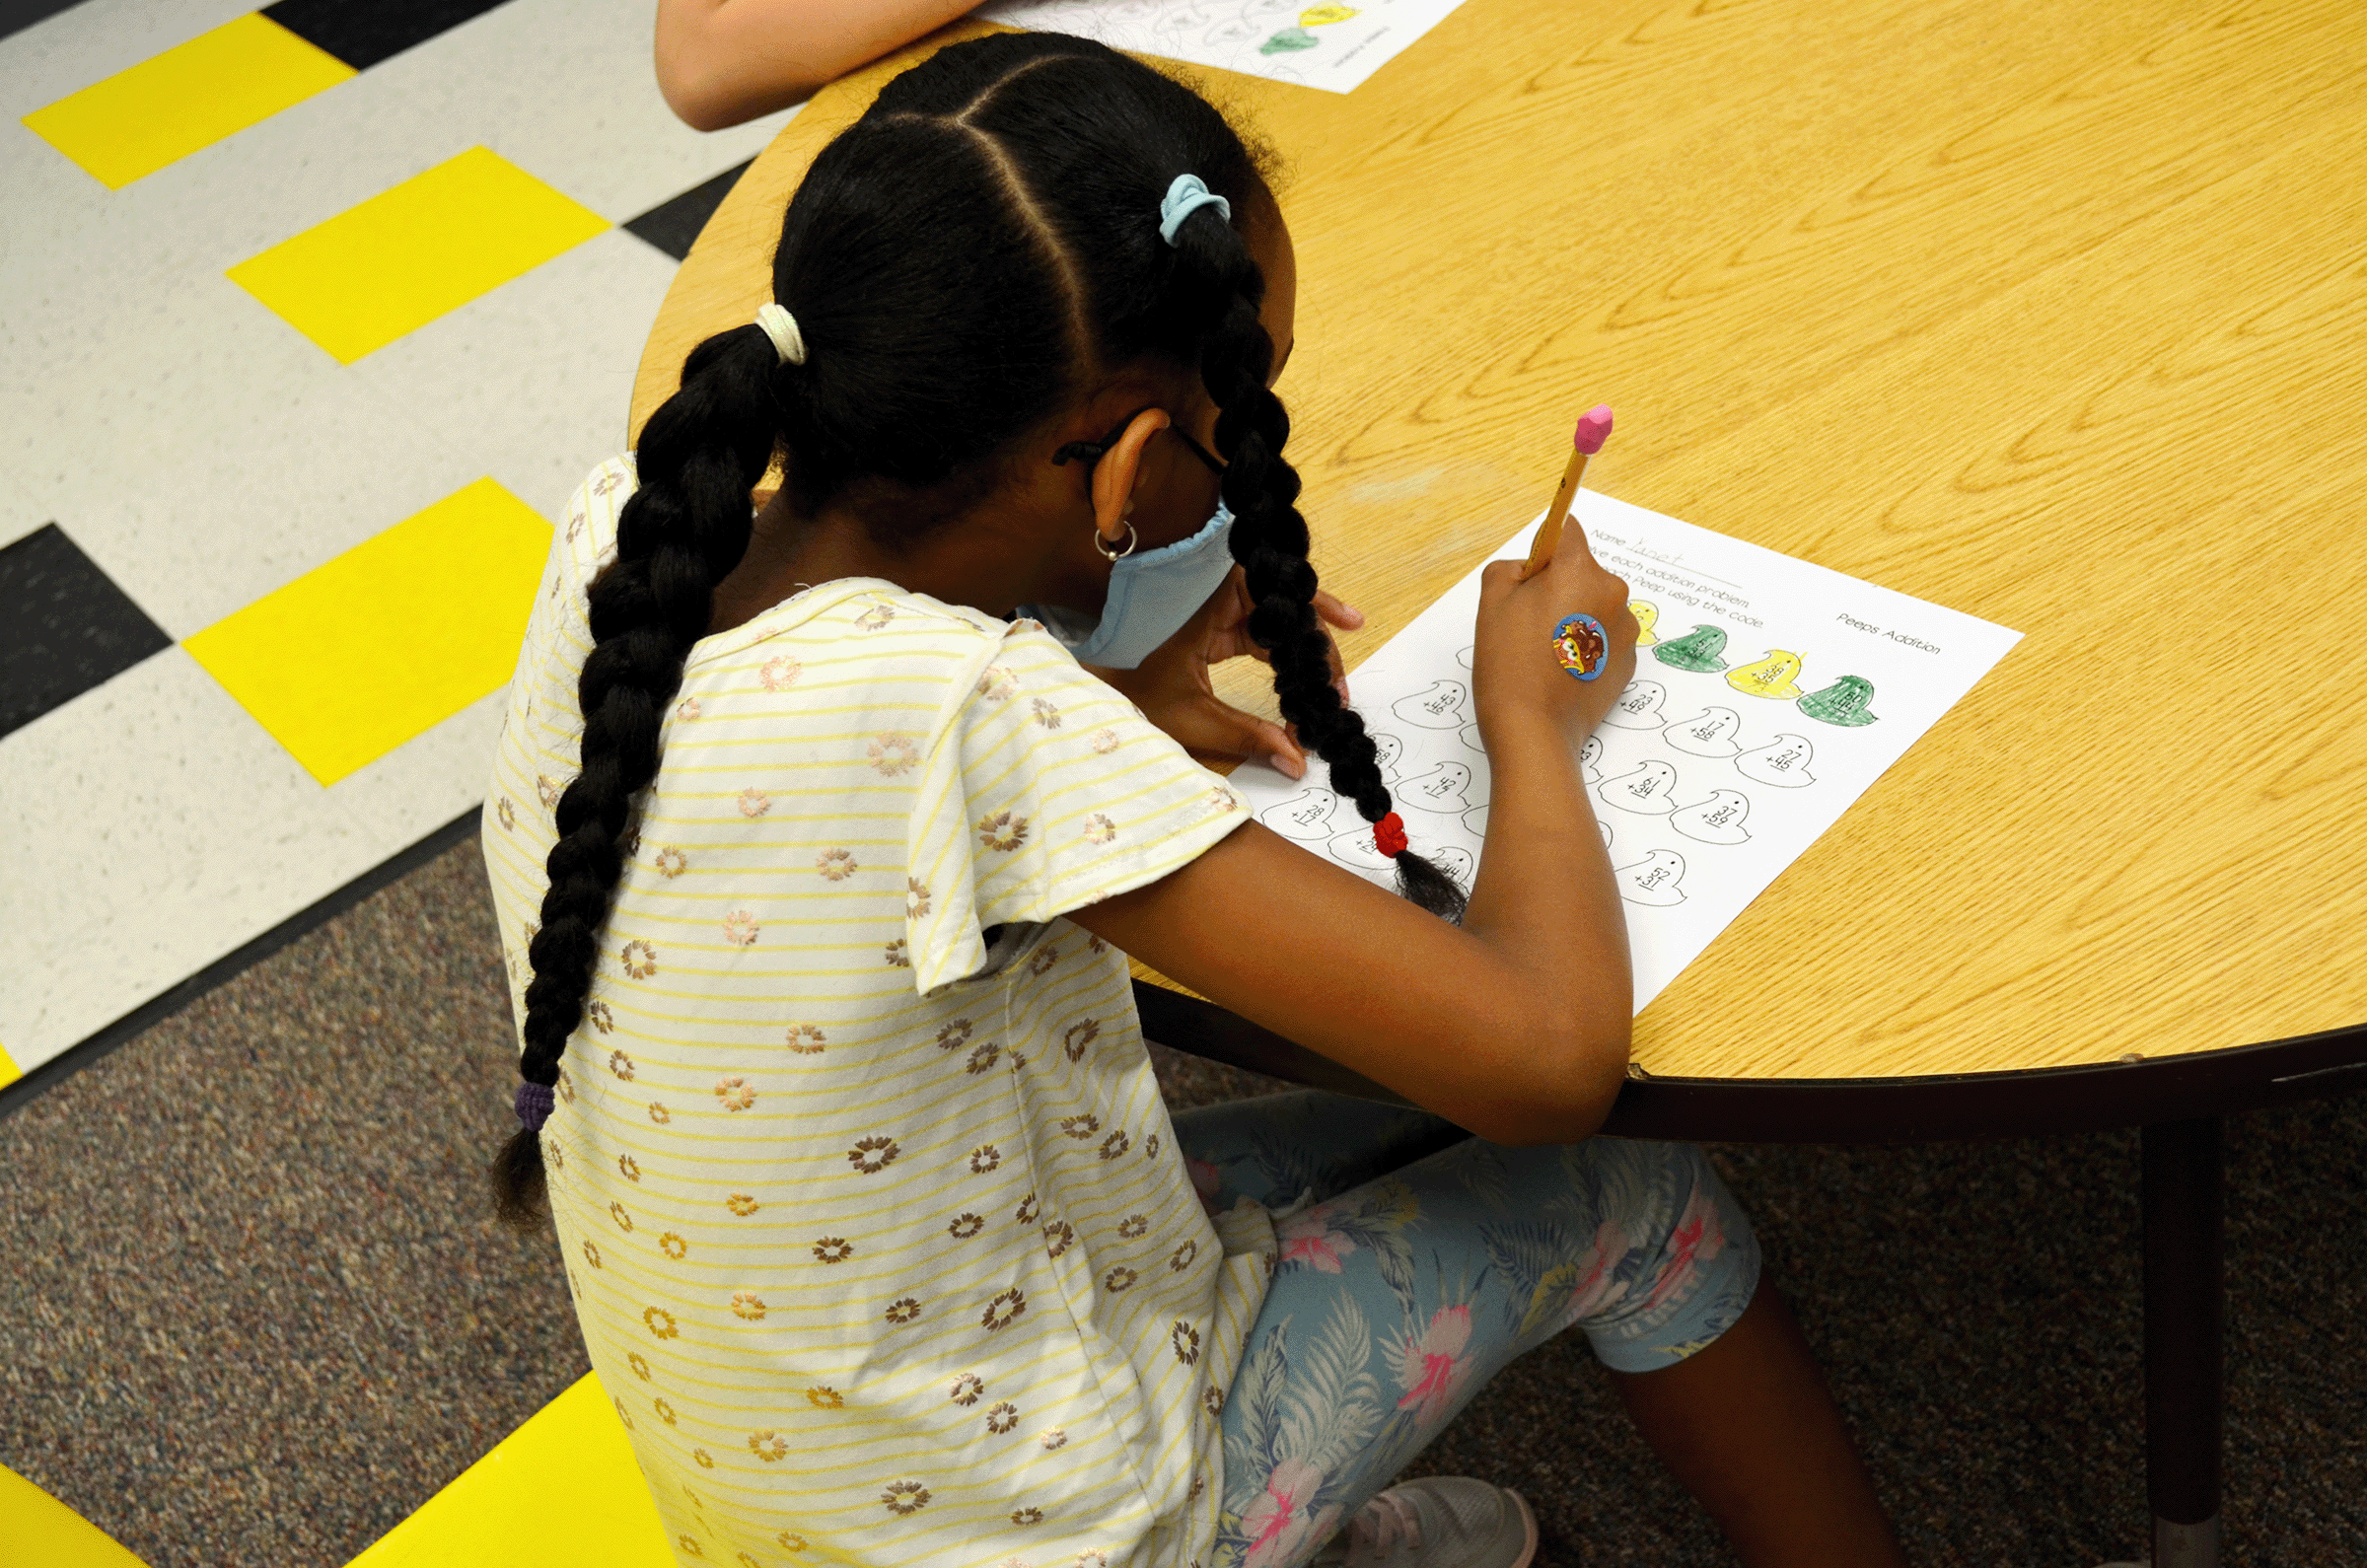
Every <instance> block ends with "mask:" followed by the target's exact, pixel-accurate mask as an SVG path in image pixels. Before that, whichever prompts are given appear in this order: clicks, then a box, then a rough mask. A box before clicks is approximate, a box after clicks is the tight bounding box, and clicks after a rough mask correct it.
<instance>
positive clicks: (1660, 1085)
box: [1134, 980, 2367, 1143]
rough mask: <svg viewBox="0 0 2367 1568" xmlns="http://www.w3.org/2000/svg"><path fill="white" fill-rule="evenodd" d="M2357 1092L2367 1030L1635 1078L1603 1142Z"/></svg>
mask: <svg viewBox="0 0 2367 1568" xmlns="http://www.w3.org/2000/svg"><path fill="white" fill-rule="evenodd" d="M1134 1000H1135V1005H1136V1007H1137V1008H1139V1009H1140V1011H1141V1014H1142V1032H1143V1033H1144V1035H1145V1036H1147V1037H1148V1038H1151V1039H1155V1040H1157V1041H1159V1042H1160V1043H1161V1044H1163V1045H1172V1046H1174V1047H1176V1048H1177V1049H1178V1050H1187V1051H1190V1052H1192V1053H1193V1054H1195V1055H1199V1056H1206V1057H1209V1058H1211V1059H1212V1060H1215V1061H1221V1062H1228V1063H1231V1064H1232V1065H1234V1066H1237V1067H1246V1068H1249V1069H1251V1070H1252V1071H1264V1072H1273V1073H1276V1074H1277V1075H1278V1076H1285V1077H1291V1078H1295V1079H1297V1080H1298V1081H1300V1082H1304V1083H1312V1084H1316V1085H1318V1086H1319V1087H1321V1088H1326V1089H1335V1090H1338V1091H1340V1092H1341V1093H1344V1094H1356V1095H1363V1096H1364V1097H1365V1098H1368V1099H1374V1100H1390V1101H1397V1100H1398V1099H1399V1097H1397V1096H1396V1095H1393V1094H1391V1093H1390V1092H1389V1091H1387V1090H1385V1089H1382V1088H1380V1087H1379V1086H1378V1085H1376V1084H1373V1083H1371V1082H1370V1081H1368V1080H1366V1079H1362V1078H1359V1077H1358V1076H1357V1075H1356V1074H1354V1073H1351V1072H1349V1071H1347V1070H1346V1069H1345V1068H1342V1067H1339V1066H1338V1065H1336V1064H1335V1063H1332V1062H1329V1061H1327V1059H1325V1058H1323V1057H1320V1056H1317V1055H1316V1054H1315V1053H1314V1052H1312V1051H1310V1050H1308V1049H1307V1048H1306V1047H1305V1046H1303V1045H1298V1044H1295V1043H1293V1042H1292V1041H1290V1040H1286V1039H1284V1038H1282V1036H1280V1035H1279V1034H1276V1033H1272V1032H1271V1031H1270V1030H1265V1029H1261V1028H1259V1027H1258V1026H1257V1025H1255V1024H1253V1023H1251V1022H1250V1021H1249V1020H1248V1019H1245V1018H1243V1017H1241V1016H1240V1015H1239V1014H1236V1013H1230V1012H1227V1011H1226V1010H1225V1009H1223V1008H1221V1007H1217V1006H1216V1005H1214V1004H1213V1003H1209V1002H1203V1001H1200V1000H1199V999H1197V998H1196V997H1189V996H1184V995H1183V994H1182V993H1180V992H1176V991H1171V990H1168V989H1166V988H1165V987H1163V986H1157V985H1148V984H1145V983H1144V982H1142V981H1140V980H1137V981H1135V982H1134ZM1285 1069H1290V1070H1288V1071H1285ZM2361 1090H2367V1024H2361V1025H2355V1026H2353V1027H2351V1028H2348V1029H2337V1030H2329V1031H2327V1032H2326V1033H2320V1034H2303V1035H2297V1036H2295V1037H2294V1038H2292V1039H2282V1040H2271V1041H2268V1042H2266V1043H2263V1044H2259V1045H2239V1046H2233V1047H2230V1048H2228V1049H2225V1050H2215V1051H2194V1052H2191V1053H2189V1054H2187V1055H2183V1056H2164V1057H2158V1058H2155V1059H2153V1060H2149V1061H2135V1062H2112V1063H2107V1064H2105V1065H2102V1066H2091V1067H2047V1068H2038V1069H2034V1070H2031V1071H2028V1072H2013V1073H1951V1074H1941V1075H1937V1076H1933V1077H1927V1078H1766V1079H1751V1080H1738V1079H1720V1078H1637V1079H1632V1080H1630V1081H1629V1083H1628V1084H1627V1087H1626V1088H1625V1089H1624V1090H1622V1091H1621V1092H1620V1094H1619V1099H1618V1104H1617V1105H1614V1106H1613V1107H1612V1112H1611V1118H1610V1119H1609V1120H1608V1121H1606V1122H1605V1123H1604V1124H1603V1131H1604V1132H1606V1133H1609V1134H1611V1135H1612V1136H1614V1137H1621V1138H1684V1139H1694V1140H1697V1139H1711V1140H1716V1141H1720V1142H1731V1143H1927V1142H1937V1141H1940V1140H1944V1139H1951V1138H2009V1137H2022V1136H2026V1135H2030V1134H2037V1133H2057V1132H2095V1131H2099V1130H2101V1129H2104V1128H2107V1127H2134V1126H2143V1125H2145V1124H2147V1123H2149V1122H2160V1121H2186V1120H2191V1119H2193V1118H2196V1117H2202V1116H2220V1115H2225V1114H2227V1113H2229V1112H2231V1111H2239V1110H2251V1109H2255V1108H2258V1107H2260V1106H2264V1105H2290V1104H2293V1103H2295V1102H2298V1101H2304V1100H2317V1099H2321V1098H2324V1097H2326V1096H2329V1095H2341V1094H2351V1093H2356V1092H2358V1091H2361ZM1399 1103H1402V1102H1399Z"/></svg>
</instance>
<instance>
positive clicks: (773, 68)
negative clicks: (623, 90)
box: [657, 0, 978, 131]
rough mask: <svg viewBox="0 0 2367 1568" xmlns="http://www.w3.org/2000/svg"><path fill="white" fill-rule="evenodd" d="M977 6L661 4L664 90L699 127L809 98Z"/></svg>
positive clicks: (935, 1) (818, 1) (677, 0)
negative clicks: (890, 51)
mask: <svg viewBox="0 0 2367 1568" xmlns="http://www.w3.org/2000/svg"><path fill="white" fill-rule="evenodd" d="M977 3H978V0H658V41H657V62H658V91H659V92H661V93H663V94H665V95H666V104H667V107H670V108H672V109H673V110H674V111H675V113H676V114H677V115H679V116H681V120H682V122H683V123H684V124H686V125H689V126H690V127H692V128H693V129H695V130H703V131H711V130H722V129H723V128H724V127H725V126H727V125H738V124H740V123H742V122H743V121H746V120H752V119H754V118H755V117H756V116H757V115H759V114H769V113H771V112H772V111H773V110H774V109H780V108H787V107H789V106H790V105H792V104H802V103H804V102H805V101H806V100H807V99H809V98H812V97H813V96H814V94H815V92H816V90H817V89H819V88H821V87H822V86H823V85H824V84H825V83H827V82H831V81H835V80H836V79H837V78H839V77H841V76H843V75H845V74H846V73H847V72H849V71H851V70H853V69H854V68H855V67H856V66H858V65H863V64H866V63H868V62H870V61H872V60H876V59H878V58H879V57H880V56H881V55H883V54H886V53H887V52H888V51H889V50H891V49H894V48H897V47H898V46H900V45H902V44H906V43H909V42H911V41H912V40H913V39H914V38H917V37H919V36H921V35H922V34H924V33H929V32H931V31H933V30H935V29H937V28H940V27H943V26H944V25H945V24H946V23H948V22H951V21H952V20H954V18H956V17H958V16H961V15H962V14H963V13H965V12H967V11H968V10H969V9H970V8H971V7H972V6H975V5H976V4H977Z"/></svg>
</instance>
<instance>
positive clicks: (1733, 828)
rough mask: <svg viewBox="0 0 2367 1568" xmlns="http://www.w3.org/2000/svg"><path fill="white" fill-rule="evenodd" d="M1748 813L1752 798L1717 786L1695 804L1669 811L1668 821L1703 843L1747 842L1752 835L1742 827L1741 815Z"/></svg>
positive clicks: (1737, 791) (1746, 815)
mask: <svg viewBox="0 0 2367 1568" xmlns="http://www.w3.org/2000/svg"><path fill="white" fill-rule="evenodd" d="M1750 815H1751V802H1750V801H1749V799H1747V798H1746V797H1745V796H1744V795H1743V793H1742V792H1741V791H1740V790H1717V791H1714V792H1712V794H1711V795H1710V797H1709V799H1707V800H1705V801H1703V802H1701V803H1700V804H1699V805H1697V806H1680V807H1678V808H1677V810H1675V811H1674V812H1671V813H1670V814H1669V825H1670V826H1671V827H1674V828H1676V829H1677V831H1679V832H1681V833H1683V834H1684V835H1685V836H1686V837H1687V838H1698V839H1699V840H1701V842H1703V843H1705V844H1747V843H1749V842H1750V841H1751V835H1750V834H1749V833H1746V832H1744V831H1743V819H1744V818H1746V817H1749V816H1750Z"/></svg>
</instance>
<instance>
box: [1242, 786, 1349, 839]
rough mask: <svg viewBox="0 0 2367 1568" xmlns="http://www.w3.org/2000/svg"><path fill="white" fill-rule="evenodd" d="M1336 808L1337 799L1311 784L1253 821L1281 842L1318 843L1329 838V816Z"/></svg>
mask: <svg viewBox="0 0 2367 1568" xmlns="http://www.w3.org/2000/svg"><path fill="white" fill-rule="evenodd" d="M1338 806H1339V797H1338V796H1336V795H1334V794H1332V793H1331V792H1330V791H1329V790H1323V789H1317V788H1316V787H1315V786H1313V785H1312V784H1311V785H1309V786H1308V787H1307V788H1305V789H1303V790H1301V791H1299V792H1298V793H1297V794H1296V795H1293V796H1292V797H1291V798H1290V799H1288V800H1286V801H1284V802H1283V803H1282V804H1281V805H1279V806H1268V807H1267V808H1266V809H1265V810H1264V811H1261V812H1259V813H1258V814H1257V820H1259V821H1261V822H1263V823H1265V825H1266V826H1268V827H1270V828H1272V829H1273V830H1274V831H1275V832H1277V833H1280V834H1281V835H1282V836H1283V837H1284V838H1295V839H1297V840H1298V841H1299V842H1300V843H1303V844H1312V843H1318V842H1320V841H1322V840H1323V839H1327V838H1329V837H1330V836H1331V834H1332V826H1331V814H1332V812H1333V811H1335V810H1337V809H1338Z"/></svg>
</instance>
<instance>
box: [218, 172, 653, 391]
mask: <svg viewBox="0 0 2367 1568" xmlns="http://www.w3.org/2000/svg"><path fill="white" fill-rule="evenodd" d="M609 226H610V225H609V221H608V220H607V219H606V218H603V217H602V216H601V215H600V214H598V213H596V212H594V211H592V210H591V209H590V208H589V207H585V206H583V205H581V204H579V203H577V202H574V201H571V200H569V199H568V198H567V197H565V196H562V195H560V194H559V193H558V192H557V191H555V190H553V189H551V188H550V187H549V186H548V185H546V184H544V183H542V181H540V180H539V179H537V178H535V177H534V176H532V175H530V174H528V173H526V171H524V170H522V169H520V168H518V167H517V166H516V165H514V164H511V163H509V162H508V161H506V160H505V159H503V158H501V157H500V156H499V155H498V154H496V153H493V152H490V151H488V150H486V149H485V148H482V147H471V148H470V149H469V150H468V151H466V152H465V153H463V154H461V156H460V157H458V158H455V159H453V160H451V161H450V162H448V163H442V164H438V165H437V166H436V167H435V168H433V169H430V170H429V171H428V172H427V173H425V174H423V175H419V176H416V177H414V178H410V179H406V180H404V181H403V182H402V183H401V184H399V185H396V186H395V187H394V189H392V190H388V191H384V192H382V193H380V194H379V195H375V196H372V197H371V198H370V199H369V200H368V201H365V202H363V203H362V204H361V205H360V206H358V207H352V208H348V209H347V210H346V211H344V212H341V213H339V214H337V215H336V216H335V217H333V218H331V219H329V220H328V221H327V222H326V223H323V224H320V225H318V226H316V227H314V228H311V229H307V230H306V231H305V232H304V233H302V234H300V235H297V236H296V237H295V238H294V239H291V240H283V241H281V242H280V243H279V244H278V245H275V246H273V247H272V248H271V249H268V250H265V251H264V252H263V253H262V254H261V255H258V256H254V257H252V258H251V259H249V260H246V261H242V262H240V263H239V264H238V265H237V266H235V267H232V268H231V269H230V276H231V280H232V281H233V282H235V283H237V284H239V285H240V286H241V287H242V288H244V289H246V290H247V291H248V292H249V293H250V294H252V295H253V296H254V297H255V298H256V299H258V300H260V301H262V302H263V304H265V305H267V306H269V307H270V308H271V309H272V310H273V311H275V312H277V313H278V314H279V315H280V316H281V317H282V318H283V319H285V320H286V321H287V322H288V324H289V325H291V326H293V327H295V328H296V330H298V331H300V332H302V333H303V334H304V335H305V336H307V337H309V338H311V339H312V340H313V341H314V342H316V343H318V344H320V345H321V346H322V347H323V348H324V349H326V350H328V352H329V353H331V354H333V355H334V356H336V359H337V361H338V363H340V364H345V365H350V364H352V363H353V362H354V361H355V360H357V359H360V358H361V357H362V356H363V355H364V354H367V353H369V352H370V351H371V350H372V349H374V348H383V347H385V346H386V345H387V344H389V343H392V342H393V341H394V339H396V338H398V337H400V336H401V335H402V334H403V333H405V332H408V331H410V330H412V329H413V328H415V327H419V326H424V325H425V324H426V323H428V322H429V321H434V320H435V319H436V318H437V317H439V316H442V315H443V314H444V313H445V312H447V311H451V310H457V309H458V308H460V307H461V306H463V305H466V304H467V303H468V302H469V301H470V300H473V299H475V298H476V297H477V296H478V295H480V294H482V293H484V292H486V291H487V290H488V289H492V288H495V287H497V286H499V285H501V284H503V283H507V282H508V281H509V280H510V279H512V278H514V277H516V276H518V275H519V274H520V273H522V272H527V271H530V270H532V269H533V268H535V267H538V266H539V265H541V264H542V263H543V262H545V261H547V260H549V259H550V258H551V257H552V256H555V255H557V254H559V253H560V252H561V251H563V250H569V249H574V248H575V247H576V246H579V245H581V244H583V243H584V242H585V241H586V240H589V239H591V238H592V237H593V236H594V235H596V234H599V233H602V232H603V231H605V230H606V229H608V228H609Z"/></svg>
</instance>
